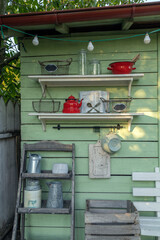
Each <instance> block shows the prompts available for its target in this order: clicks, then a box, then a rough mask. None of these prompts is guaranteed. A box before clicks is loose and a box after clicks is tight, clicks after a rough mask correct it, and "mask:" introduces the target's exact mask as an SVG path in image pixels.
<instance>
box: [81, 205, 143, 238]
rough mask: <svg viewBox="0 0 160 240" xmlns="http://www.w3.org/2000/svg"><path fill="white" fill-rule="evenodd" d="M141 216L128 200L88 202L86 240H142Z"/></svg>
mask: <svg viewBox="0 0 160 240" xmlns="http://www.w3.org/2000/svg"><path fill="white" fill-rule="evenodd" d="M140 239H141V238H140V225H139V214H138V212H137V209H136V208H135V207H134V205H133V203H132V202H131V201H128V200H86V212H85V240H140Z"/></svg>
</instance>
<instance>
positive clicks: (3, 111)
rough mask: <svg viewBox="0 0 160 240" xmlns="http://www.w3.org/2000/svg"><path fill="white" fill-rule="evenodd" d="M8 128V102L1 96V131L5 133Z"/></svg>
mask: <svg viewBox="0 0 160 240" xmlns="http://www.w3.org/2000/svg"><path fill="white" fill-rule="evenodd" d="M6 130H7V123H6V104H5V102H4V100H3V98H2V97H1V98H0V133H4V132H6Z"/></svg>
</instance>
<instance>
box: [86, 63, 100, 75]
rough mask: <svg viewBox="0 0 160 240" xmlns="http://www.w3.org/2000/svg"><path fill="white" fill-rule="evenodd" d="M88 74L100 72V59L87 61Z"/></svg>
mask: <svg viewBox="0 0 160 240" xmlns="http://www.w3.org/2000/svg"><path fill="white" fill-rule="evenodd" d="M88 74H89V75H99V74H100V61H99V60H96V59H92V60H90V61H89V65H88Z"/></svg>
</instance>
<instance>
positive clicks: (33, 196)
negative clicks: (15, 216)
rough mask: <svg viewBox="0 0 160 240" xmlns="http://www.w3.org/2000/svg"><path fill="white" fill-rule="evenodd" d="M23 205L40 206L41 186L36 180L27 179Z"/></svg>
mask: <svg viewBox="0 0 160 240" xmlns="http://www.w3.org/2000/svg"><path fill="white" fill-rule="evenodd" d="M24 207H26V208H40V207H41V188H40V185H39V181H38V180H33V179H29V180H27V185H26V187H25V190H24Z"/></svg>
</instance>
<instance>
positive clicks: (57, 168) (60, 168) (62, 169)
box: [52, 163, 68, 174]
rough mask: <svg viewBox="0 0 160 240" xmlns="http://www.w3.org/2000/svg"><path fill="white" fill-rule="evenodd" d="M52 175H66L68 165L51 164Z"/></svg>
mask: <svg viewBox="0 0 160 240" xmlns="http://www.w3.org/2000/svg"><path fill="white" fill-rule="evenodd" d="M52 173H54V174H67V173H68V164H66V163H55V164H53V168H52Z"/></svg>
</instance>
